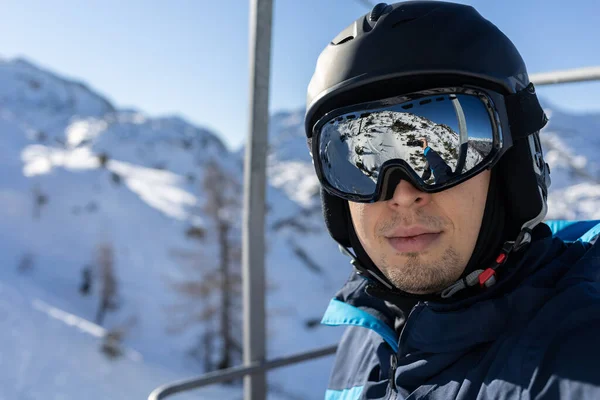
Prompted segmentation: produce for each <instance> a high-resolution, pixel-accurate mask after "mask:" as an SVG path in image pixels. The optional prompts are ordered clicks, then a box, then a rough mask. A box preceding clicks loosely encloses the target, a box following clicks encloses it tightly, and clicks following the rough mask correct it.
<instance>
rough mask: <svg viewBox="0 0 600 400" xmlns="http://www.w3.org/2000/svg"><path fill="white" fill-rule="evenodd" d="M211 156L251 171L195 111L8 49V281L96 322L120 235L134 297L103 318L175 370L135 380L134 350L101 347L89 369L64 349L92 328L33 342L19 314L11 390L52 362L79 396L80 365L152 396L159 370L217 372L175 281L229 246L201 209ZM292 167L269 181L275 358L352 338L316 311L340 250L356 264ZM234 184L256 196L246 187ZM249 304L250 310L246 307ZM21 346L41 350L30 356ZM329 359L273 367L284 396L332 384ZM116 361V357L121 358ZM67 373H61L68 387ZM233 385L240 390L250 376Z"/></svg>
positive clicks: (38, 300)
mask: <svg viewBox="0 0 600 400" xmlns="http://www.w3.org/2000/svg"><path fill="white" fill-rule="evenodd" d="M302 151H304V149H302ZM304 161H305V162H307V161H308V160H306V159H305V160H304ZM211 162H216V163H218V165H219V166H220V167H221V168H222V169H223V170H224V171H226V172H227V173H228V174H229V175H230V176H231V177H232V179H233V181H237V182H238V184H239V182H241V179H242V176H243V175H242V162H241V160H240V158H239V155H237V154H233V153H231V152H229V151H228V150H227V148H226V147H225V146H224V145H223V143H222V142H221V141H220V140H219V139H218V138H217V137H216V136H215V135H214V134H213V133H211V132H209V131H207V130H205V129H200V128H197V127H195V126H193V125H191V124H189V123H187V122H185V121H184V120H182V119H180V118H150V117H148V116H146V115H144V114H143V113H141V112H135V111H119V110H116V109H115V107H113V106H112V105H111V104H110V103H109V102H108V101H107V100H105V99H104V98H102V96H100V95H98V94H96V93H95V92H93V91H91V90H90V89H88V88H86V87H85V86H84V85H82V84H80V83H76V82H72V81H70V80H68V79H63V78H59V77H57V76H56V75H54V74H52V73H49V72H47V71H43V70H41V69H39V68H38V67H36V66H34V65H32V64H30V63H28V62H26V61H23V60H15V61H0V165H1V166H2V172H3V173H2V175H1V177H0V221H2V223H1V224H0V237H1V238H2V240H1V241H0V262H2V265H4V266H5V267H4V268H3V269H2V270H1V271H0V282H1V283H2V284H3V285H4V286H6V287H13V288H18V289H17V290H18V292H19V294H20V296H21V297H20V299H21V300H18V301H21V302H31V303H32V304H45V305H47V306H48V307H47V309H51V310H59V311H60V312H62V313H66V314H65V315H67V316H69V315H70V316H73V317H65V318H63V319H62V321H63V322H64V321H71V320H73V318H75V317H76V318H80V319H81V320H82V321H92V320H94V319H95V316H96V315H97V310H98V302H99V295H100V293H99V288H98V287H97V285H96V287H93V288H92V290H91V294H89V295H87V296H83V295H82V294H81V291H80V290H81V287H82V283H83V281H84V280H85V275H86V270H89V266H90V265H92V264H94V262H95V260H96V259H97V253H98V249H99V248H102V247H106V246H109V247H110V248H111V249H112V253H113V258H114V272H115V275H116V281H117V283H118V303H119V308H118V310H114V311H111V312H108V313H107V314H106V318H105V319H104V324H103V325H104V328H101V329H100V331H98V330H96V331H95V332H112V331H124V332H126V335H125V336H124V339H123V341H124V344H125V346H126V347H127V348H128V349H130V350H129V351H130V353H131V354H137V355H139V357H138V358H136V364H135V365H132V366H131V368H138V367H136V365H139V366H140V368H142V369H143V368H146V366H147V368H149V370H150V369H152V368H154V369H152V370H153V371H154V370H157V371H163V372H164V373H163V375H161V374H157V373H152V374H150V375H148V376H147V377H146V378H147V379H146V378H144V379H145V380H144V379H142V378H141V377H140V378H139V379H140V384H139V385H136V384H135V382H130V384H131V385H130V386H128V388H127V390H125V389H126V388H125V387H121V386H120V384H119V383H118V380H116V381H111V380H110V377H109V376H116V375H118V374H119V372H118V371H119V369H118V368H123V367H117V365H120V364H119V362H120V361H116V362H114V363H112V361H111V362H109V363H106V366H105V367H102V368H99V367H98V369H97V368H96V364H97V360H95V359H94V361H93V362H92V361H91V360H92V359H90V362H92V364H91V365H89V368H87V369H86V367H85V366H83V367H82V368H83V369H84V370H81V371H72V370H71V369H72V368H75V367H74V366H75V365H79V364H73V363H69V362H62V361H61V360H63V359H64V358H65V357H66V358H70V357H77V354H78V353H79V352H81V351H83V349H82V347H78V346H79V345H77V346H74V347H73V349H72V353H70V352H69V346H67V343H70V342H71V341H74V342H75V341H76V340H79V339H76V338H75V337H70V336H66V339H64V341H63V342H61V343H62V344H61V346H59V347H60V348H61V349H63V350H62V351H61V353H58V354H57V353H54V352H52V351H51V348H52V347H50V348H48V349H46V348H45V347H39V346H38V347H31V348H29V347H28V346H29V345H33V344H34V342H35V341H36V340H37V339H36V340H31V341H29V342H22V341H18V340H17V337H18V336H20V335H21V331H20V330H17V329H16V330H15V334H14V337H12V339H10V340H8V341H6V342H3V344H2V347H0V351H2V349H3V348H4V346H6V347H10V348H11V349H13V350H15V351H11V352H4V351H2V353H3V363H4V364H5V365H13V366H14V369H15V371H20V372H19V374H20V375H19V376H20V378H19V379H20V380H19V381H18V382H17V381H15V382H13V383H11V382H6V385H1V386H0V398H16V399H26V398H27V399H37V398H45V397H43V394H44V393H43V391H40V390H41V389H40V388H36V387H34V385H35V382H33V381H32V382H28V380H27V376H28V374H29V373H32V372H33V370H34V365H38V366H39V365H44V366H45V368H46V369H47V373H48V374H49V376H48V377H47V382H50V383H49V384H48V385H45V386H44V390H45V391H46V393H47V391H50V392H52V391H53V390H56V391H57V393H61V396H63V397H62V398H66V399H70V398H80V394H81V393H80V391H79V389H80V388H78V387H77V386H73V385H63V384H60V385H59V383H60V382H64V381H65V379H67V381H70V380H71V379H75V378H64V377H68V376H77V373H78V372H80V373H85V374H86V376H89V377H90V379H89V380H88V382H89V385H92V386H94V385H101V386H102V385H104V386H102V387H101V388H100V387H98V388H97V389H98V390H97V393H98V396H97V397H94V396H93V395H90V396H86V398H89V399H94V398H98V399H100V398H102V399H105V398H111V399H121V398H122V399H130V398H141V397H143V396H147V395H148V387H149V385H150V381H154V384H155V385H159V384H162V383H165V382H166V381H169V380H172V379H174V378H183V377H188V376H190V375H194V374H199V373H201V372H202V365H201V364H199V363H198V362H197V361H194V360H193V359H192V358H191V357H189V355H188V353H189V350H190V347H192V346H193V345H194V344H195V343H196V342H197V340H198V335H199V333H200V332H201V331H202V328H201V327H197V328H195V327H192V328H190V329H188V330H186V331H184V332H182V333H180V334H179V335H176V336H175V335H173V334H172V333H170V329H169V328H170V327H171V326H172V325H173V320H172V315H170V314H171V312H170V310H172V308H173V307H174V306H177V305H178V304H181V303H182V297H181V295H180V294H179V293H176V292H175V291H174V290H173V287H172V282H173V281H175V280H179V281H181V280H183V281H185V280H186V278H189V277H188V275H186V274H189V273H190V272H189V271H186V270H185V268H183V267H182V265H181V264H182V262H181V260H179V259H178V258H177V255H178V254H182V253H185V254H201V256H198V257H201V259H202V260H205V263H206V264H211V263H213V261H212V260H213V259H215V258H216V251H217V250H216V244H215V240H212V239H211V235H210V232H211V229H212V226H211V224H210V218H208V217H207V216H206V215H205V214H204V213H203V212H202V211H201V210H200V208H201V207H200V206H201V205H202V204H203V202H204V200H205V198H206V193H204V191H203V189H202V185H201V182H202V179H203V171H204V170H205V167H206V165H208V164H209V163H211ZM288 166H290V165H288ZM282 168H283V166H282ZM275 170H277V168H275V169H274V168H273V167H272V168H271V171H275ZM291 170H292V168H290V169H289V171H287V172H285V171H283V172H282V171H277V173H276V174H275V175H279V176H280V178H279V180H277V179H275V181H276V183H277V184H275V185H273V186H270V187H269V188H268V204H269V214H268V219H267V228H268V254H267V270H268V271H267V280H268V284H269V287H270V289H269V291H268V293H267V297H268V298H267V308H268V313H269V319H268V335H269V337H268V355H269V357H275V356H281V355H285V354H290V353H295V352H298V351H302V350H307V349H311V348H314V347H316V346H318V345H327V344H333V343H335V342H336V341H337V339H338V337H339V334H340V332H339V331H336V330H335V329H333V330H332V329H323V328H316V329H315V328H313V326H314V324H313V323H312V321H314V320H315V319H316V318H319V317H320V315H321V314H322V312H323V311H324V309H325V307H326V306H327V303H328V301H329V298H330V297H331V296H332V295H333V294H334V292H335V290H336V288H337V287H338V286H340V285H341V283H342V282H343V279H344V278H345V276H347V275H348V273H349V269H347V268H337V269H333V268H330V266H331V265H336V264H337V265H340V264H341V263H343V265H344V267H345V266H346V265H347V261H346V260H345V259H344V257H343V256H342V255H341V254H339V252H338V251H337V248H336V246H335V245H334V244H333V243H331V241H329V240H327V235H326V233H325V230H324V226H323V223H322V222H321V220H320V215H319V214H318V213H317V212H314V210H313V211H311V212H310V213H307V211H306V210H307V209H306V207H305V204H302V203H301V202H300V201H299V200H298V199H299V198H310V197H311V196H312V195H313V194H314V189H312V191H311V192H310V193H311V194H302V193H301V191H298V190H296V194H297V196H299V197H298V198H290V197H288V195H287V194H286V188H287V190H288V191H289V190H291V189H290V188H291V186H290V185H289V182H288V183H285V184H283V183H282V182H284V181H285V179H287V178H285V177H288V176H290V175H291ZM306 170H308V169H307V168H306ZM233 190H234V191H235V192H237V193H236V194H237V196H238V197H239V200H240V201H241V193H242V190H241V186H239V185H238V186H237V187H236V186H234V187H233ZM232 212H233V214H232V216H231V222H232V225H233V229H234V230H235V231H236V232H237V235H238V236H239V232H240V225H241V222H240V213H239V210H237V211H235V210H234V211H232ZM194 232H196V233H197V232H208V234H207V235H206V236H207V238H205V239H204V240H203V241H202V240H198V238H197V237H194ZM213 236H214V235H213ZM234 236H235V235H234ZM1 293H2V292H0V294H1ZM15 298H17V297H16V295H15V296H13V295H11V296H10V297H8V298H6V299H5V300H2V299H0V302H2V304H3V305H4V306H5V307H7V308H11V307H13V305H12V304H11V303H12V302H13V301H12V300H11V299H15ZM21 312H22V313H34V314H35V312H34V311H30V309H29V308H27V311H25V309H23V308H22V307H21V308H18V309H17V308H15V309H14V313H13V314H12V315H18V313H21ZM57 312H58V311H57ZM237 312H238V313H239V315H240V318H241V312H242V310H241V309H239V310H237ZM23 315H28V314H23ZM36 321H39V324H40V326H36V325H35V324H36V323H37V322H36ZM44 321H46V320H45V319H44V318H37V319H32V322H31V324H29V325H28V328H29V330H30V331H32V330H33V331H35V330H39V329H43V326H45V325H47V323H46V322H44ZM54 324H56V323H54ZM90 326H94V324H93V323H91V325H90ZM98 328H99V327H98ZM68 331H69V330H68V329H66V328H57V329H52V330H49V331H48V332H47V333H48V335H52V334H53V333H54V332H56V335H68V333H67V332H68ZM73 331H75V330H73ZM23 334H27V332H23ZM73 334H75V333H73ZM88 336H89V335H88ZM104 336H105V335H104V334H96V335H91V336H90V337H88V339H86V340H85V341H84V342H85V344H82V345H81V346H88V347H89V348H86V350H85V351H86V352H87V353H90V354H91V353H92V352H93V351H96V352H97V353H98V354H99V356H98V358H101V357H104V356H103V355H101V353H100V350H99V349H100V347H101V345H102V343H103V337H104ZM10 337H11V336H9V338H10ZM42 339H43V336H39V340H42ZM53 340H55V342H56V340H58V339H56V338H54V339H53ZM28 343H29V344H28ZM49 343H53V342H52V340H50V341H49ZM77 343H79V342H77ZM16 349H21V350H19V351H17V350H16ZM43 349H46V350H43ZM21 351H22V353H21ZM87 353H86V354H87ZM22 354H29V356H28V357H29V358H27V360H25V359H24V358H23V356H22ZM94 354H95V353H94ZM330 362H331V359H324V360H320V361H316V362H313V363H310V364H305V365H302V366H298V367H291V368H286V369H282V370H280V371H275V372H273V373H272V374H270V375H269V378H270V381H271V383H272V384H273V385H274V389H277V388H279V389H278V390H276V391H274V392H273V393H274V394H273V396H274V398H288V397H289V393H293V394H294V395H296V396H298V397H297V398H313V397H320V396H321V395H322V393H323V390H324V388H325V384H326V381H327V376H328V372H327V371H328V368H329V363H330ZM142 364H143V365H144V367H141V365H142ZM53 365H54V366H56V368H52V366H53ZM113 365H114V366H115V367H114V368H116V369H111V368H113V367H112V366H113ZM315 366H317V367H315ZM35 368H37V367H35ZM107 371H112V372H107ZM73 374H75V375H73ZM107 374H108V375H107ZM140 374H143V373H142V372H140ZM101 377H104V378H106V379H104V378H102V379H101ZM150 377H152V379H150ZM45 379H46V378H45ZM132 379H133V376H132ZM135 379H137V378H135ZM52 382H55V383H56V382H59V383H57V384H56V385H59V386H60V387H59V386H52V384H51V383H52ZM13 384H15V385H17V384H18V385H19V386H18V387H16V386H14V387H13V386H11V385H13ZM29 384H31V385H30V386H28V385H29ZM319 386H320V387H319ZM24 388H25V389H24ZM90 389H91V388H90ZM136 390H137V391H136ZM234 391H235V392H236V393H238V394H239V392H240V389H239V388H238V389H236V390H234ZM38 392H39V393H38ZM14 393H16V395H15V396H16V397H15V396H13V395H11V394H14ZM35 393H38V394H35ZM90 393H93V390H90ZM133 393H135V396H133V395H132V394H133ZM277 393H279V394H277ZM19 396H20V397H19ZM286 396H288V397H286ZM214 398H223V397H214ZM234 398H235V397H234Z"/></svg>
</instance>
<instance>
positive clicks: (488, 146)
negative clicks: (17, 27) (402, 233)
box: [310, 85, 546, 203]
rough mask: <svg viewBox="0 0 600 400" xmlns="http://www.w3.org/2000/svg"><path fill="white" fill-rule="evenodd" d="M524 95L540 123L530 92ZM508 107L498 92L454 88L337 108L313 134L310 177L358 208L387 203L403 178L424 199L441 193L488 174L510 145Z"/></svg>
mask: <svg viewBox="0 0 600 400" xmlns="http://www.w3.org/2000/svg"><path fill="white" fill-rule="evenodd" d="M527 89H529V91H528V92H527V93H526V95H527V96H528V97H527V99H528V101H531V100H532V99H531V95H533V97H534V98H535V104H534V103H531V104H534V105H535V106H537V108H536V110H537V109H539V112H541V113H542V116H543V111H542V110H541V107H539V103H538V102H537V97H535V90H534V89H533V85H530V86H529V87H528V88H527ZM515 96H516V95H515ZM507 97H510V96H507ZM521 97H523V96H521ZM516 100H517V101H513V102H512V103H515V104H519V105H521V106H522V105H523V104H524V102H523V99H522V98H520V97H517V98H516ZM507 106H509V102H508V101H505V97H504V96H503V95H501V94H500V93H497V92H494V91H489V90H486V89H480V88H465V87H457V88H442V89H432V90H425V91H420V92H416V93H411V94H408V95H403V96H398V97H394V98H389V99H385V100H380V101H373V102H368V103H361V104H358V105H353V106H349V107H343V108H339V109H336V110H334V111H331V112H329V113H327V114H325V115H324V116H323V117H322V118H321V119H319V120H318V121H317V122H316V124H315V125H314V127H313V131H312V140H311V142H312V143H310V146H311V151H312V156H313V162H314V165H315V169H316V172H317V176H318V178H319V180H320V182H321V185H322V187H323V188H324V189H325V190H326V191H328V192H329V193H330V194H332V195H335V196H338V197H341V198H343V199H345V200H350V201H354V202H363V203H368V202H374V201H378V200H381V199H383V200H388V199H390V198H391V197H392V195H393V192H394V190H395V188H396V186H397V184H398V183H399V182H400V180H402V179H405V180H408V181H409V182H410V183H411V184H412V185H413V186H415V187H416V188H418V189H419V190H421V191H424V192H429V193H435V192H439V191H442V190H445V189H448V188H450V187H453V186H455V185H458V184H460V183H461V182H464V181H465V180H467V179H469V178H471V177H473V176H475V175H476V174H478V173H479V172H481V171H483V170H484V169H486V168H491V167H492V166H493V165H494V164H495V163H496V162H497V160H498V159H499V158H500V156H501V155H502V154H503V153H504V152H505V151H506V150H507V149H508V148H509V147H510V146H511V145H512V138H511V135H510V133H509V128H508V115H507ZM523 110H524V111H527V110H526V107H521V111H523ZM511 117H512V115H511ZM542 119H543V123H542V124H541V126H540V127H538V128H537V130H539V129H541V127H542V126H543V125H544V124H545V122H546V119H545V116H543V118H542ZM525 128H528V129H529V130H531V129H533V128H536V127H531V126H527V127H525ZM530 133H533V131H532V130H531V132H530ZM528 134H529V133H528Z"/></svg>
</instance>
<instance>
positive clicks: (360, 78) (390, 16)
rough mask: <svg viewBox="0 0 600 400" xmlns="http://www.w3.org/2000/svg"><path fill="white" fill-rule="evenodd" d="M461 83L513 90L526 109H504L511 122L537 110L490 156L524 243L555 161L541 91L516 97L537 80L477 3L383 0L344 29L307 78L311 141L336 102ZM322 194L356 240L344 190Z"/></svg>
mask: <svg viewBox="0 0 600 400" xmlns="http://www.w3.org/2000/svg"><path fill="white" fill-rule="evenodd" d="M464 84H466V85H477V86H480V87H484V88H488V89H491V90H494V91H496V92H498V93H501V94H503V95H504V96H505V99H508V98H509V97H512V98H513V100H512V103H513V105H515V107H514V109H515V110H518V111H520V113H512V114H511V112H510V111H511V110H508V111H509V112H508V116H509V123H510V126H511V131H512V130H513V127H514V128H515V129H514V130H515V131H517V129H516V128H517V127H519V128H521V129H520V131H523V128H524V129H525V130H527V125H528V121H529V120H531V119H537V120H536V121H534V123H532V124H531V126H536V127H537V129H535V130H531V129H530V130H529V131H527V135H523V136H521V137H515V135H514V134H513V135H512V138H513V146H512V147H511V148H510V149H509V150H508V152H507V153H506V154H504V155H503V157H502V158H501V159H500V161H499V162H498V163H497V164H496V165H495V166H494V169H495V170H497V173H498V175H499V176H500V178H499V179H500V181H501V182H500V184H501V187H502V190H503V191H504V197H505V198H506V199H507V210H506V212H507V215H506V227H505V229H506V231H505V233H506V235H507V236H510V237H513V238H516V244H517V245H518V246H521V245H524V244H527V243H528V242H529V241H530V240H531V235H530V233H531V229H533V228H534V227H535V226H536V225H538V224H539V223H540V222H542V220H543V218H544V217H545V215H546V211H547V205H546V197H547V191H548V186H549V185H550V177H549V168H548V165H547V164H546V163H545V162H544V159H543V154H542V149H541V144H540V141H539V136H538V133H539V132H538V131H539V129H540V128H539V127H540V126H543V124H544V123H545V122H546V119H545V115H544V113H543V111H542V110H541V107H540V106H539V103H538V102H537V98H536V97H535V96H532V97H528V98H527V99H528V100H516V101H515V100H514V98H517V97H520V96H514V95H516V94H518V93H520V92H523V91H527V90H530V91H531V90H533V89H532V86H531V85H530V82H529V77H528V75H527V70H526V67H525V63H524V62H523V59H522V58H521V55H520V54H519V52H518V51H517V49H516V48H515V46H514V45H513V43H512V42H511V41H510V40H509V39H508V38H507V37H506V36H505V35H504V34H503V33H502V32H501V31H500V30H499V29H498V28H497V27H496V26H494V25H493V24H492V23H491V22H489V21H488V20H486V19H485V18H483V17H482V16H481V15H480V14H479V13H478V12H477V11H476V10H475V9H474V8H473V7H470V6H466V5H461V4H454V3H448V2H441V1H407V2H401V3H396V4H392V5H387V4H384V3H381V4H378V5H376V6H375V7H374V8H373V10H372V11H371V12H370V13H368V14H366V15H364V16H362V17H360V18H359V19H357V20H356V21H354V22H353V23H352V24H351V25H350V26H348V27H347V28H346V29H344V30H343V31H342V32H340V33H339V34H338V35H337V36H336V37H335V38H334V39H333V40H332V41H331V43H329V45H328V46H327V47H326V48H325V49H324V50H323V51H322V53H321V54H320V56H319V59H318V61H317V65H316V69H315V72H314V75H313V77H312V79H311V81H310V84H309V86H308V94H307V110H306V117H305V130H306V134H307V138H308V141H309V148H311V143H310V142H311V138H312V127H313V125H314V124H315V122H316V121H317V120H318V119H319V118H320V117H322V116H323V115H324V114H326V113H327V112H329V111H332V110H334V109H336V108H339V107H343V106H347V105H351V104H358V103H362V102H367V101H372V100H377V99H383V98H387V97H392V96H396V95H399V94H403V93H410V92H414V91H418V90H424V89H430V88H436V87H449V86H457V85H464ZM534 93H535V92H533V94H534ZM533 103H535V104H533ZM532 110H533V111H532ZM540 119H543V121H541V122H540V121H539V120H540ZM524 125H525V126H524ZM321 198H322V202H323V212H324V217H325V222H326V225H327V228H328V230H329V232H330V234H331V236H332V237H333V239H334V240H335V241H337V242H338V243H339V244H340V245H342V246H343V247H346V248H347V247H351V245H350V239H349V227H348V221H349V219H348V214H347V206H346V204H345V200H342V199H340V198H338V197H335V196H332V195H331V194H329V193H327V192H325V191H324V190H323V189H322V190H321Z"/></svg>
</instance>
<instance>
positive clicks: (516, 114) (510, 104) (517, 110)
mask: <svg viewBox="0 0 600 400" xmlns="http://www.w3.org/2000/svg"><path fill="white" fill-rule="evenodd" d="M505 102H506V112H507V114H508V120H509V123H510V133H511V136H512V139H513V141H517V140H519V139H523V138H526V137H527V136H529V135H531V134H533V133H535V132H538V131H539V130H540V129H542V128H543V127H544V126H545V125H546V123H548V117H547V116H546V113H544V110H543V108H542V106H541V105H540V102H539V100H538V98H537V95H536V94H535V87H534V86H533V83H530V84H529V85H528V86H527V87H526V88H525V89H523V90H521V91H519V92H517V93H515V94H511V95H509V96H506V100H505Z"/></svg>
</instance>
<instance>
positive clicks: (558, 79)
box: [529, 67, 600, 86]
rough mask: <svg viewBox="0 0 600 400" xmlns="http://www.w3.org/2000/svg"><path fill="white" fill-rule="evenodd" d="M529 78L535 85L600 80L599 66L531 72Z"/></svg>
mask: <svg viewBox="0 0 600 400" xmlns="http://www.w3.org/2000/svg"><path fill="white" fill-rule="evenodd" d="M529 80H530V81H531V82H533V84H534V85H536V86H542V85H553V84H557V83H567V82H585V81H596V80H600V67H586V68H575V69H568V70H562V71H550V72H540V73H537V74H531V75H530V76H529Z"/></svg>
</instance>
